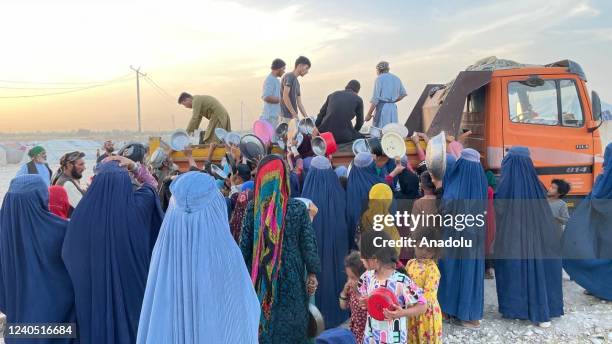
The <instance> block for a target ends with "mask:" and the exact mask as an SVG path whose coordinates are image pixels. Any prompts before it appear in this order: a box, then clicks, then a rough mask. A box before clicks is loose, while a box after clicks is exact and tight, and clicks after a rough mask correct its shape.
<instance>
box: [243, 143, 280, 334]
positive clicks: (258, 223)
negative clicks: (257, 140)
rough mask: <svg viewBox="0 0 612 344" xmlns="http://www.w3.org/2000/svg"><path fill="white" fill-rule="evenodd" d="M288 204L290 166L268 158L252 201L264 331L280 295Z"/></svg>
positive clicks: (255, 278)
mask: <svg viewBox="0 0 612 344" xmlns="http://www.w3.org/2000/svg"><path fill="white" fill-rule="evenodd" d="M288 201H289V173H288V171H287V165H286V164H285V162H284V161H283V159H282V158H281V157H279V156H277V155H268V156H266V157H265V158H264V159H263V160H262V161H261V162H260V163H259V167H258V168H257V177H256V181H255V195H254V198H253V203H254V218H255V224H254V227H253V235H254V240H253V265H252V266H251V280H252V281H253V284H254V285H255V291H256V292H257V296H258V298H259V302H260V303H261V309H262V314H261V331H262V332H267V331H268V330H269V325H270V321H271V320H272V319H271V315H272V313H271V311H272V306H273V304H274V302H275V299H276V296H277V295H278V277H279V272H280V268H281V262H282V260H281V256H282V254H283V252H282V248H283V234H284V232H285V215H286V213H287V202H288Z"/></svg>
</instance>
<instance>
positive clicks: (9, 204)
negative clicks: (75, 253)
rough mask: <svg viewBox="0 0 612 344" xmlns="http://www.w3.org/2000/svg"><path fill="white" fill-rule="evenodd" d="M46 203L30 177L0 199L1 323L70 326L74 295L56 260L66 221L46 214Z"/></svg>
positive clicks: (42, 188)
mask: <svg viewBox="0 0 612 344" xmlns="http://www.w3.org/2000/svg"><path fill="white" fill-rule="evenodd" d="M48 204H49V192H48V191H47V185H46V184H45V182H44V181H43V179H42V178H40V176H38V175H34V174H26V175H22V176H19V177H16V178H15V179H13V180H12V181H11V184H10V187H9V190H8V193H7V194H6V195H5V196H4V201H3V204H2V210H0V311H2V313H4V314H5V315H6V321H7V323H68V322H75V314H74V292H73V291H72V283H71V282H70V277H69V276H68V272H67V271H66V267H65V266H64V262H62V258H61V250H62V242H63V241H64V235H65V234H66V226H67V225H68V222H66V221H65V220H62V219H60V218H59V217H57V216H55V215H53V214H52V213H50V212H49V209H48ZM5 341H6V342H7V343H71V342H72V340H70V339H36V340H35V339H29V340H28V339H25V340H24V339H8V338H5Z"/></svg>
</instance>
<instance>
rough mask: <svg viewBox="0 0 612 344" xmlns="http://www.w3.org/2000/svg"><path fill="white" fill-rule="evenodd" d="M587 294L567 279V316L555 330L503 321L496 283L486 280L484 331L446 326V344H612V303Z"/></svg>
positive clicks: (557, 320) (555, 321)
mask: <svg viewBox="0 0 612 344" xmlns="http://www.w3.org/2000/svg"><path fill="white" fill-rule="evenodd" d="M583 291H584V289H582V287H580V286H579V285H577V284H576V283H574V282H572V281H569V280H567V279H564V280H563V299H564V303H565V308H564V310H565V315H564V316H562V317H560V318H554V319H553V320H552V321H551V323H552V326H551V327H549V328H540V327H537V326H534V325H533V324H532V323H531V322H530V321H523V320H510V319H502V317H501V314H499V313H498V312H497V294H496V292H495V280H485V307H484V311H485V314H484V320H483V321H482V323H481V328H480V330H469V329H464V328H462V327H459V326H456V325H451V324H446V323H445V324H444V334H443V340H444V343H566V344H568V343H588V344H604V343H612V302H610V301H603V300H600V299H597V298H595V297H593V296H587V295H585V294H584V293H583Z"/></svg>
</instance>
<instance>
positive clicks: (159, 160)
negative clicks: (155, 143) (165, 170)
mask: <svg viewBox="0 0 612 344" xmlns="http://www.w3.org/2000/svg"><path fill="white" fill-rule="evenodd" d="M167 158H168V153H166V151H165V150H163V149H162V148H157V149H156V150H155V152H153V154H151V159H149V163H150V164H151V166H152V167H153V168H160V167H161V166H162V164H163V163H164V161H166V159H167Z"/></svg>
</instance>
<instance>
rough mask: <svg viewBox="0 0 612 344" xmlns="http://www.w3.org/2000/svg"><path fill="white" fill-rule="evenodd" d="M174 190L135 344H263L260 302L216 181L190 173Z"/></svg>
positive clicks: (206, 175) (150, 275) (150, 277)
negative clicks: (260, 340) (259, 343)
mask: <svg viewBox="0 0 612 344" xmlns="http://www.w3.org/2000/svg"><path fill="white" fill-rule="evenodd" d="M170 189H171V191H172V198H171V200H170V206H169V208H168V212H167V213H166V216H165V218H164V222H163V224H162V226H161V230H160V233H159V237H158V238H157V243H156V244H155V249H154V250H153V256H152V257H151V267H150V268H149V278H148V280H147V288H146V292H145V296H144V301H143V303H142V311H141V314H140V324H139V326H138V340H137V343H142V344H144V343H160V344H161V343H176V344H181V343H184V344H188V343H245V344H249V343H257V328H258V326H259V313H260V312H259V301H258V299H257V295H256V294H255V290H254V289H253V284H252V283H251V279H250V278H249V273H248V271H247V268H246V266H245V265H244V259H243V258H242V254H241V252H240V249H239V248H238V246H237V245H236V242H235V241H234V238H233V237H232V235H231V233H230V229H229V223H228V220H227V217H226V216H225V214H226V212H227V211H226V209H225V208H226V204H225V200H224V198H223V196H222V195H221V193H220V192H219V190H218V189H217V187H216V184H215V180H214V178H213V177H211V176H210V175H208V174H205V173H201V172H188V173H185V174H183V175H181V176H179V177H178V178H177V179H175V180H174V181H173V182H172V184H171V185H170Z"/></svg>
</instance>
